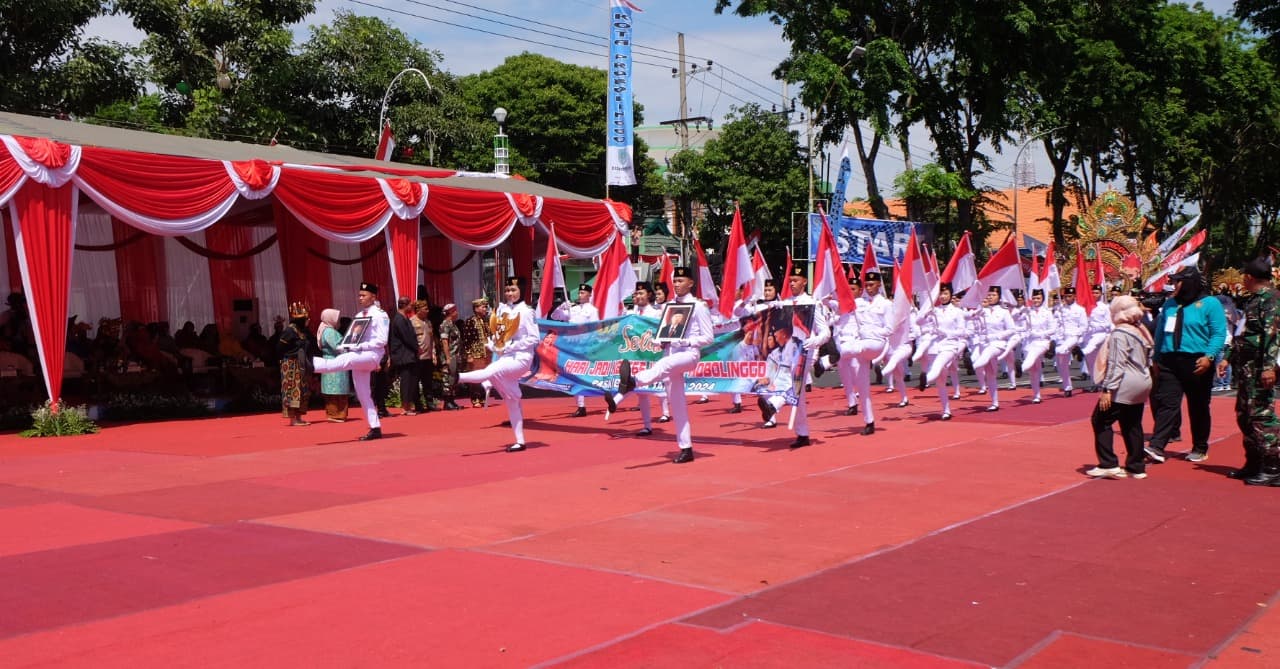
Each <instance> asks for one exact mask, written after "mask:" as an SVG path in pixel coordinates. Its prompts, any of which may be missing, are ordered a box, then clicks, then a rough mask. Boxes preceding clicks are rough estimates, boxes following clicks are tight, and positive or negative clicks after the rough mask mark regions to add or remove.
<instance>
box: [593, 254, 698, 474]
mask: <svg viewBox="0 0 1280 669" xmlns="http://www.w3.org/2000/svg"><path fill="white" fill-rule="evenodd" d="M693 277H694V274H693V272H692V271H691V270H690V269H689V268H688V267H677V268H675V276H674V278H673V279H672V280H671V287H672V288H673V289H674V290H675V299H673V300H672V302H675V303H676V304H692V305H693V315H692V317H690V319H689V323H688V326H687V327H686V329H685V333H684V339H681V340H679V341H674V342H668V343H666V344H663V346H662V359H660V360H658V361H657V362H655V363H654V364H653V365H652V366H650V367H649V368H647V369H644V370H642V371H640V372H638V373H636V374H634V375H633V374H632V373H631V362H630V361H628V360H623V361H622V363H621V364H620V365H619V368H618V393H617V394H616V395H605V401H606V402H607V403H608V404H609V412H610V413H613V412H614V411H617V409H618V402H621V401H622V398H623V397H625V396H626V394H627V393H629V392H631V391H633V390H635V389H636V387H637V386H647V385H649V384H651V383H654V382H657V381H663V382H665V383H666V385H667V394H668V396H669V398H670V402H671V417H672V418H673V419H674V420H675V424H676V445H678V446H679V447H680V454H679V455H677V456H676V458H675V460H674V462H675V463H676V464H681V463H685V462H693V438H692V435H691V430H690V429H689V404H688V402H686V401H685V397H684V375H685V374H688V373H690V372H692V371H693V370H694V368H695V367H697V365H698V361H699V360H701V359H702V351H701V349H702V347H704V346H708V345H710V344H711V341H712V338H713V337H714V334H713V333H712V324H711V312H710V311H709V310H708V309H707V305H706V303H704V302H702V301H701V300H699V299H697V298H695V297H694V296H693V294H692V291H693V288H694V286H695V285H696V282H695V280H694V278H693Z"/></svg>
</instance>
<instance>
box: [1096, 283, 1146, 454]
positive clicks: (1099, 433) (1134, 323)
mask: <svg viewBox="0 0 1280 669" xmlns="http://www.w3.org/2000/svg"><path fill="white" fill-rule="evenodd" d="M1110 308H1111V322H1112V324H1113V325H1114V326H1115V329H1114V330H1112V331H1111V334H1109V335H1107V341H1106V343H1105V344H1104V345H1103V346H1102V348H1100V349H1099V351H1098V359H1097V362H1096V369H1095V370H1092V371H1093V377H1094V378H1096V379H1101V384H1100V390H1101V394H1100V395H1098V404H1097V406H1096V407H1094V409H1093V418H1092V422H1093V447H1094V451H1095V452H1096V453H1097V455H1098V466H1097V467H1094V468H1093V469H1090V470H1089V471H1087V472H1085V474H1086V475H1088V476H1091V477H1093V478H1109V479H1118V478H1125V477H1126V476H1131V477H1133V478H1136V479H1142V478H1146V477H1147V474H1146V453H1145V452H1144V451H1143V446H1142V409H1143V407H1144V406H1145V405H1146V402H1147V397H1148V396H1149V395H1150V394H1151V355H1152V351H1153V349H1154V347H1155V341H1154V340H1153V339H1152V337H1151V333H1150V332H1149V331H1147V329H1146V328H1145V327H1143V326H1142V316H1143V311H1142V305H1141V304H1139V303H1138V301H1137V300H1135V299H1133V298H1132V297H1129V296H1128V295H1123V296H1121V297H1117V298H1115V299H1114V300H1112V301H1111V306H1110ZM1117 422H1119V423H1120V435H1121V436H1122V437H1123V438H1124V447H1125V451H1126V455H1125V463H1124V468H1121V467H1120V463H1119V460H1117V458H1116V453H1115V450H1114V449H1113V448H1112V443H1113V440H1114V438H1115V437H1114V435H1113V434H1112V431H1111V427H1112V426H1113V425H1115V424H1116V423H1117Z"/></svg>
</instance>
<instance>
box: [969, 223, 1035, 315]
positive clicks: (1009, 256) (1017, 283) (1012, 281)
mask: <svg viewBox="0 0 1280 669" xmlns="http://www.w3.org/2000/svg"><path fill="white" fill-rule="evenodd" d="M1025 285H1027V284H1026V280H1025V279H1024V278H1023V276H1022V260H1021V259H1020V258H1019V257H1018V244H1017V243H1016V242H1015V241H1014V238H1013V235H1009V240H1008V241H1006V242H1005V243H1004V246H1001V247H1000V250H999V251H996V254H995V255H993V256H991V259H990V260H988V261H987V264H986V265H983V266H982V271H980V272H978V281H977V282H976V285H975V286H974V288H973V289H972V290H970V291H969V292H968V293H967V294H966V295H965V296H964V300H962V301H961V302H960V306H963V307H976V306H979V305H981V304H982V298H983V297H984V296H985V295H986V293H987V292H988V291H990V290H991V288H992V287H996V286H998V287H999V288H1000V301H1001V302H1005V303H1007V304H1017V301H1016V300H1014V298H1013V291H1014V290H1022V287H1023V286H1025Z"/></svg>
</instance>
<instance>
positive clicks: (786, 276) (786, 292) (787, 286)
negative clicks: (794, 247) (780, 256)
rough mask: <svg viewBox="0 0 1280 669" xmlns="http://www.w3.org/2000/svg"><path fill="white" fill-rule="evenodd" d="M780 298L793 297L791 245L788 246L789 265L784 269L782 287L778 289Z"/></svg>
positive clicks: (787, 298)
mask: <svg viewBox="0 0 1280 669" xmlns="http://www.w3.org/2000/svg"><path fill="white" fill-rule="evenodd" d="M778 299H780V300H789V299H791V247H790V246H788V247H787V267H786V269H784V270H783V271H782V288H781V289H780V290H779V291H778Z"/></svg>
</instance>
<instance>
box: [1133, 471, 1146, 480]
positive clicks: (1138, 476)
mask: <svg viewBox="0 0 1280 669" xmlns="http://www.w3.org/2000/svg"><path fill="white" fill-rule="evenodd" d="M1129 478H1131V479H1145V478H1147V473H1146V472H1138V473H1137V474H1130V475H1129Z"/></svg>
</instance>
